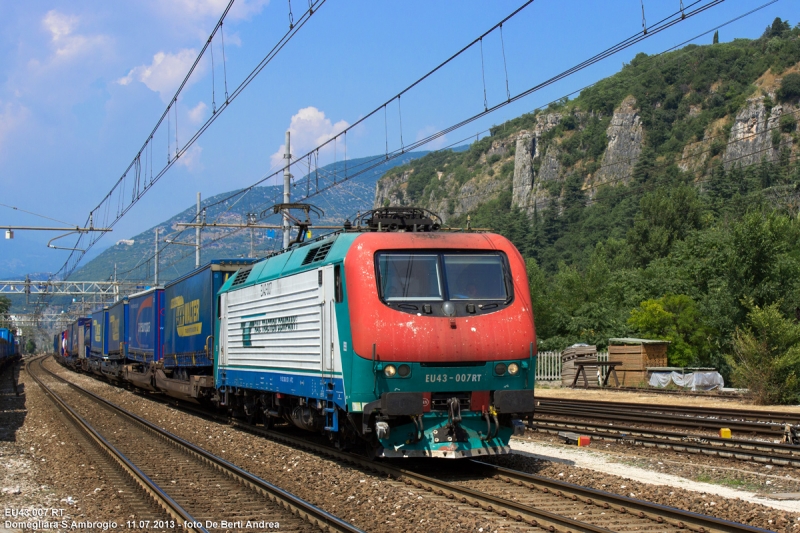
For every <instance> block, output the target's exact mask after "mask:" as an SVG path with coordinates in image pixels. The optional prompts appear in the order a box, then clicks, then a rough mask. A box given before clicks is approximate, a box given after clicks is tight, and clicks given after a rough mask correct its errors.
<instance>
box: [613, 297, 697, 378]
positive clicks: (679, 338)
mask: <svg viewBox="0 0 800 533" xmlns="http://www.w3.org/2000/svg"><path fill="white" fill-rule="evenodd" d="M628 325H630V326H632V327H633V328H635V329H636V330H638V331H639V333H640V334H641V335H643V336H644V337H648V338H654V339H660V340H667V341H670V345H669V349H668V350H667V357H668V359H669V364H670V365H675V366H689V365H692V364H703V363H705V362H706V361H707V360H708V354H709V352H710V338H711V332H710V331H709V330H708V328H706V327H705V326H704V325H703V320H702V316H701V314H700V312H699V310H698V309H697V305H696V304H695V302H694V300H692V299H691V298H690V297H689V296H687V295H685V294H667V295H665V296H662V297H661V298H659V299H653V300H645V301H643V302H642V303H641V304H639V307H638V308H636V309H633V310H632V311H631V314H630V318H628Z"/></svg>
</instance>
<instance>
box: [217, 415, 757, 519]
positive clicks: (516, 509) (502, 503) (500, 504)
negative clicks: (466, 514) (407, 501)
mask: <svg viewBox="0 0 800 533" xmlns="http://www.w3.org/2000/svg"><path fill="white" fill-rule="evenodd" d="M230 423H231V425H233V426H234V427H239V428H241V429H243V430H246V431H249V432H251V433H255V434H259V435H262V436H265V437H268V438H270V439H272V440H275V441H278V442H282V443H284V444H288V445H290V446H292V447H295V448H303V449H306V450H310V451H312V452H314V453H317V454H320V455H325V456H329V457H332V458H334V459H337V460H339V461H343V462H347V463H351V464H355V465H357V466H359V467H360V468H363V469H365V470H371V471H375V472H380V473H383V474H386V475H388V476H389V477H391V478H394V479H397V480H399V481H403V482H404V483H406V484H408V485H413V486H415V487H417V488H418V489H423V490H425V491H427V492H432V493H434V494H437V495H440V496H444V497H446V498H448V499H458V500H459V501H460V502H461V503H464V504H469V505H471V506H473V507H479V508H482V509H484V510H486V511H491V512H494V513H496V514H498V515H500V516H502V517H504V518H508V517H510V518H512V519H514V520H516V521H520V522H526V523H528V524H529V525H532V526H538V527H542V528H545V529H549V530H550V531H588V532H599V531H609V530H608V529H606V528H602V527H600V526H596V525H593V524H588V523H586V522H581V521H577V520H573V519H571V518H568V517H564V516H561V515H558V514H554V513H550V512H548V511H545V510H543V509H538V508H535V507H533V506H530V505H525V504H521V503H518V502H515V501H512V500H507V499H504V498H499V497H496V496H492V495H489V494H485V493H481V492H478V491H475V490H472V489H468V488H466V487H461V486H459V485H455V484H452V483H448V482H446V481H442V480H439V479H436V478H433V477H429V476H426V475H423V474H419V473H417V472H414V471H411V470H407V469H402V468H397V467H394V466H390V465H387V464H385V463H382V462H374V461H370V460H368V459H365V458H364V457H362V456H359V455H355V454H352V453H347V452H342V451H339V450H335V449H332V448H330V447H327V446H322V445H319V444H314V443H311V442H308V441H307V440H303V439H298V438H295V437H291V436H288V435H285V434H283V433H280V432H277V431H274V430H266V429H263V428H260V427H257V426H253V425H251V424H247V423H244V422H241V421H238V420H231V421H230ZM473 463H474V464H481V463H480V462H479V461H473ZM498 472H500V471H499V470H498ZM503 472H504V473H503V475H506V476H507V475H509V473H514V474H515V475H517V476H520V477H519V478H517V479H523V478H525V479H528V481H527V483H532V482H533V481H531V480H536V482H538V483H539V484H540V485H543V484H544V483H547V487H548V491H550V492H553V494H554V495H555V496H558V497H560V496H559V491H560V493H562V494H570V495H571V494H578V493H579V492H580V491H581V490H582V491H584V492H582V493H581V494H585V495H586V496H582V497H580V498H579V499H581V501H583V502H584V503H587V500H592V502H591V503H594V504H595V505H598V506H600V507H603V508H604V509H605V508H606V505H608V508H609V509H612V508H613V511H614V512H616V513H620V514H633V515H634V516H637V517H639V518H643V519H649V520H651V521H652V523H653V525H654V526H655V525H656V524H662V523H665V522H666V523H668V524H669V525H672V526H674V527H676V528H679V529H683V528H689V529H690V530H694V531H698V532H700V531H704V532H706V533H717V532H718V533H733V532H739V533H741V532H764V531H767V530H764V529H760V528H756V527H753V526H748V525H746V524H739V523H736V522H729V521H727V520H722V519H719V518H715V517H711V516H705V515H699V514H697V513H693V512H690V511H684V510H682V509H677V508H673V507H667V506H664V505H660V504H656V503H650V502H645V501H642V500H635V499H633V498H628V497H625V496H619V495H617V494H613V493H608V492H603V491H599V490H596V489H589V488H585V487H578V486H577V485H572V484H570V483H565V482H562V481H557V480H552V479H547V478H540V476H534V475H532V474H530V475H529V474H525V473H524V472H516V471H514V470H508V469H503ZM527 476H530V477H527ZM544 492H547V491H544ZM570 499H573V498H572V497H571V496H570ZM577 499H578V498H575V499H573V500H577ZM598 502H599V503H598ZM659 516H660V517H661V518H660V520H659Z"/></svg>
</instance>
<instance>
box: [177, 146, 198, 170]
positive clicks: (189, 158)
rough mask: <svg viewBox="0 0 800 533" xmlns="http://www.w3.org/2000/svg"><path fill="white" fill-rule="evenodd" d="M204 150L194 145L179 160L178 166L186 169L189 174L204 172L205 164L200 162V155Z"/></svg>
mask: <svg viewBox="0 0 800 533" xmlns="http://www.w3.org/2000/svg"><path fill="white" fill-rule="evenodd" d="M202 153H203V149H202V148H201V147H200V145H199V144H193V145H192V146H191V147H190V148H189V149H188V150H186V152H185V153H184V154H183V155H182V156H180V157H179V158H178V164H179V165H181V166H184V167H186V170H188V171H189V172H195V171H201V170H203V168H204V167H203V164H202V163H201V162H200V155H201V154H202Z"/></svg>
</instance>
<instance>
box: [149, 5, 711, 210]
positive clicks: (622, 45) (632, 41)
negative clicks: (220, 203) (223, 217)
mask: <svg viewBox="0 0 800 533" xmlns="http://www.w3.org/2000/svg"><path fill="white" fill-rule="evenodd" d="M721 1H722V0H716V1H712V2H708V3H706V4H705V5H699V7H696V8H695V9H694V10H692V11H690V12H689V13H688V14H685V15H684V17H686V16H693V15H695V14H697V13H699V12H702V11H705V10H706V9H709V8H710V7H713V6H714V5H716V4H718V3H720V2H721ZM529 3H530V2H527V3H526V4H524V5H523V6H522V7H521V8H519V9H518V10H517V11H515V12H514V13H513V14H515V13H517V12H518V11H519V10H521V9H522V8H524V7H525V6H526V5H528V4H529ZM698 4H702V2H701V1H698V2H695V3H693V4H692V5H691V6H690V7H694V6H697V5H698ZM513 14H512V15H510V16H509V17H507V18H506V19H504V20H503V22H504V21H507V20H508V19H509V18H510V17H511V16H513ZM684 17H681V19H683V18H684ZM676 22H677V20H670V17H667V18H665V19H663V20H662V21H660V22H659V23H657V24H655V25H653V27H652V29H651V31H649V32H648V35H652V34H654V33H657V32H659V31H663V30H664V29H666V28H668V27H670V26H672V25H674V24H675V23H676ZM501 23H502V22H501ZM501 23H500V24H501ZM496 27H499V25H496V26H495V28H496ZM493 29H494V28H492V29H490V30H489V32H486V34H488V33H490V32H491V31H492V30H493ZM486 34H484V35H486ZM482 37H483V36H481V37H479V38H478V39H482ZM640 40H641V37H637V38H629V39H627V40H626V41H623V42H622V43H620V44H618V45H616V46H615V47H612V48H610V49H607V50H606V51H604V52H602V53H601V54H598V55H597V56H594V57H593V58H590V60H587V61H586V62H584V63H582V64H580V65H578V66H576V67H573V68H572V69H570V70H569V71H565V72H564V73H562V74H561V75H559V76H558V77H555V78H551V79H550V80H547V81H546V82H543V83H542V84H540V85H538V86H535V87H533V88H531V89H529V90H527V91H525V92H523V93H519V94H517V95H516V96H514V97H513V98H508V101H507V102H506V103H511V102H512V101H515V100H517V99H519V98H522V97H524V96H527V95H528V94H531V92H533V91H535V90H538V89H539V88H541V87H543V86H546V85H549V84H551V83H554V82H555V81H557V80H558V79H562V78H563V77H565V76H566V75H569V74H571V73H574V72H576V71H577V70H579V69H580V68H585V67H586V66H588V65H589V64H593V63H594V62H596V61H599V60H602V59H604V58H605V57H608V56H609V55H611V54H613V53H616V52H617V51H619V50H622V49H624V48H626V47H627V46H631V45H632V44H635V43H636V42H639V41H640ZM476 41H477V40H476ZM473 44H474V42H473ZM466 48H468V47H466ZM466 48H465V49H466ZM456 55H458V54H456ZM456 55H454V56H452V57H451V58H450V59H449V60H448V61H450V60H452V58H453V57H456ZM446 63H447V61H446V62H445V63H443V64H440V65H439V66H438V67H436V68H435V69H434V70H433V71H431V72H429V73H428V74H426V75H425V76H423V77H422V78H420V79H419V80H417V81H416V82H415V83H414V84H412V85H411V86H409V87H408V88H407V89H406V91H407V90H408V89H410V88H411V87H413V86H415V85H417V84H418V83H420V82H421V81H422V80H423V79H425V78H426V77H428V76H430V75H431V74H432V73H433V72H435V71H436V70H438V69H439V68H441V67H442V66H443V65H444V64H446ZM403 92H405V91H403ZM403 92H401V93H399V94H398V96H397V97H396V98H398V104H399V98H400V96H402V94H403ZM389 102H391V100H389V101H388V102H387V104H388V103H389ZM385 105H386V104H384V107H385ZM503 105H505V104H501V105H498V106H494V107H492V108H491V109H486V110H485V111H484V113H481V114H479V115H475V116H473V117H470V118H468V119H466V120H465V121H462V122H460V123H459V124H456V125H454V126H452V127H451V128H448V129H447V130H443V131H442V132H439V133H437V134H434V135H432V136H429V137H428V138H426V139H422V140H420V141H418V142H416V143H414V144H413V145H409V146H408V147H406V146H405V145H404V143H402V142H401V151H400V154H402V153H405V152H406V151H408V150H413V149H414V148H416V147H418V146H421V145H424V144H426V143H427V142H430V141H431V140H433V139H435V138H438V137H441V136H442V135H444V134H446V133H448V132H449V131H453V130H454V129H457V128H459V127H463V125H465V124H468V123H469V122H472V121H473V120H476V119H477V118H479V117H480V116H484V115H485V114H487V113H489V112H493V111H495V110H497V109H499V108H500V107H502V106H503ZM398 107H399V106H398ZM365 118H366V117H365ZM362 120H363V119H362ZM356 124H357V123H356ZM356 124H354V125H353V126H355V125H356ZM351 127H352V126H351ZM346 131H347V130H345V132H346ZM337 137H338V136H337ZM334 142H335V141H334ZM324 144H327V143H324ZM324 144H323V145H321V146H324ZM316 150H317V151H318V150H319V147H318V148H317V149H316ZM398 155H399V154H392V156H393V157H397V156H398ZM301 157H303V156H301ZM388 158H389V155H388V154H387V159H388ZM298 159H299V158H298ZM351 177H353V176H349V177H348V179H350V178H351ZM156 179H157V178H156ZM323 190H324V189H323ZM242 192H245V191H241V192H240V194H241V193H242ZM320 192H322V190H319V191H316V192H315V193H314V194H319V193H320ZM314 194H312V195H311V196H314Z"/></svg>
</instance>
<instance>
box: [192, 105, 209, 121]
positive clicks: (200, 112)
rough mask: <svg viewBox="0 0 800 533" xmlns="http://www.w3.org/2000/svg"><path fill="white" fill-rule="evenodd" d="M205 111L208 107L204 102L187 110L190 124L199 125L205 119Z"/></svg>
mask: <svg viewBox="0 0 800 533" xmlns="http://www.w3.org/2000/svg"><path fill="white" fill-rule="evenodd" d="M207 109H208V106H207V105H206V104H205V102H200V103H199V104H197V105H196V106H194V107H193V108H192V109H190V110H189V121H191V123H192V124H200V123H201V122H203V120H205V118H206V110H207Z"/></svg>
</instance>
